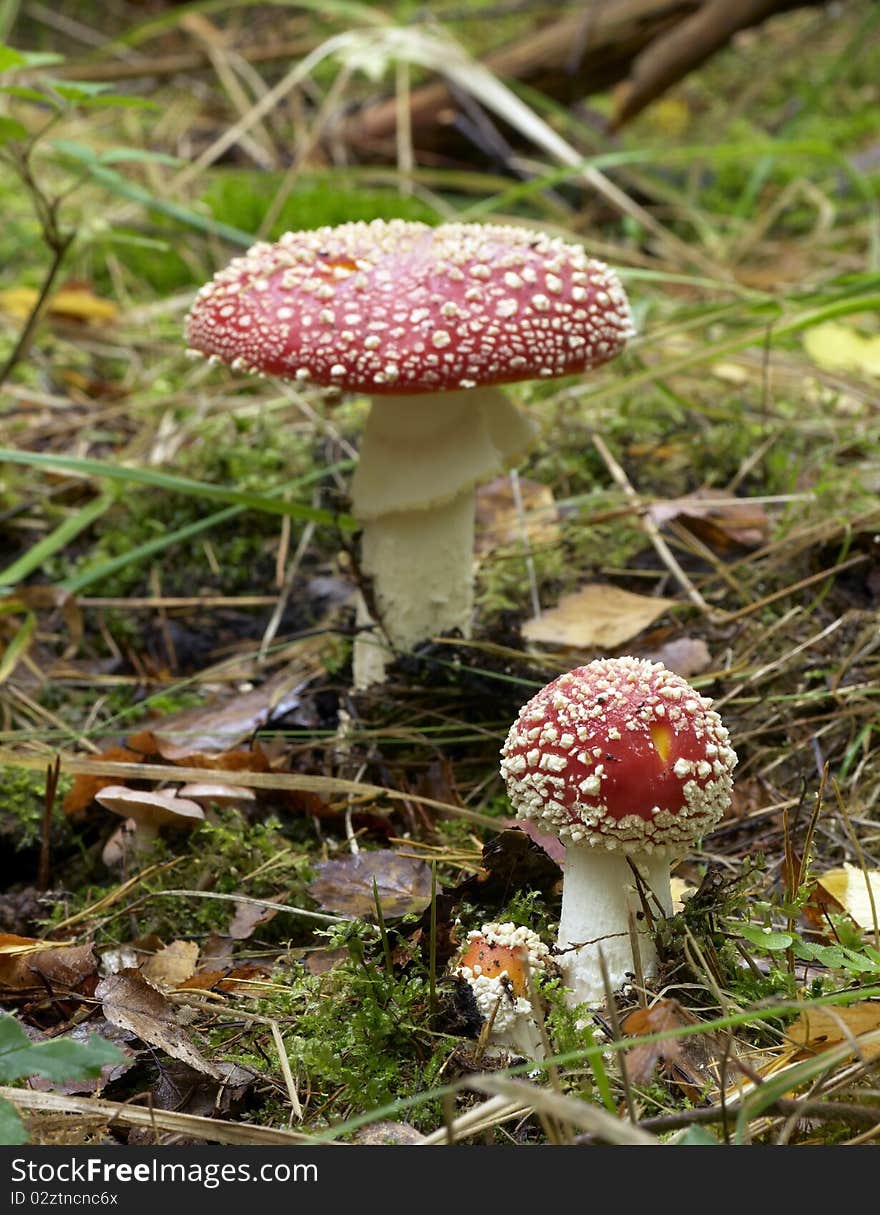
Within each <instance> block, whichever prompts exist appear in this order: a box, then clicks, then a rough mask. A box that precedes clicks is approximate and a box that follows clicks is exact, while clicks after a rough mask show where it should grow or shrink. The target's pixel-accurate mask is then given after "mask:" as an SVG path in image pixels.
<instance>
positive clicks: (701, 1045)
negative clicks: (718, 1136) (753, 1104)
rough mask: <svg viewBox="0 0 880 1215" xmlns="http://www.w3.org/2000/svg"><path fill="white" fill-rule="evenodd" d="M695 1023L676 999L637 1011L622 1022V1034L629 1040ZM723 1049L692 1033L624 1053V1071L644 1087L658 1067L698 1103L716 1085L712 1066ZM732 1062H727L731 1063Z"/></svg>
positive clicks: (711, 1037)
mask: <svg viewBox="0 0 880 1215" xmlns="http://www.w3.org/2000/svg"><path fill="white" fill-rule="evenodd" d="M697 1024H698V1020H697V1018H696V1017H695V1016H693V1014H691V1013H690V1012H688V1010H687V1009H686V1008H682V1006H681V1005H680V1004H679V1002H678V1001H677V1000H671V999H670V1000H659V1001H658V1002H657V1003H656V1004H653V1005H652V1006H651V1007H650V1008H638V1009H636V1010H635V1012H631V1013H630V1014H629V1016H628V1017H626V1019H625V1020H624V1022H623V1025H622V1029H623V1032H624V1033H625V1034H627V1035H629V1036H632V1037H636V1036H638V1037H641V1036H642V1035H648V1034H659V1033H664V1032H666V1031H668V1030H671V1029H679V1028H680V1027H682V1026H685V1025H697ZM722 1053H723V1048H722V1046H721V1044H720V1043H719V1042H718V1040H717V1039H716V1038H715V1036H714V1035H712V1034H693V1035H690V1036H688V1037H686V1038H685V1037H682V1038H664V1039H662V1040H660V1041H658V1042H646V1043H644V1044H642V1045H641V1046H634V1047H632V1048H631V1049H630V1050H628V1051H627V1052H626V1064H627V1071H628V1073H629V1076H630V1079H631V1080H633V1081H634V1083H636V1084H647V1083H648V1082H649V1081H650V1079H651V1077H652V1076H653V1074H654V1071H655V1069H656V1068H657V1067H658V1066H659V1067H660V1069H661V1071H662V1072H663V1074H664V1075H665V1076H667V1077H668V1078H669V1079H670V1080H672V1081H673V1082H674V1083H675V1084H676V1085H677V1086H678V1087H679V1088H680V1089H681V1090H682V1091H683V1092H684V1093H685V1095H686V1096H687V1097H688V1098H689V1099H690V1100H692V1101H698V1100H700V1099H701V1097H702V1095H703V1094H704V1093H705V1091H706V1088H707V1086H709V1085H712V1086H714V1085H715V1083H716V1082H717V1079H718V1077H717V1069H716V1068H715V1066H714V1064H715V1061H716V1060H717V1059H719V1058H720V1056H721V1055H722ZM730 1062H731V1061H729V1063H730Z"/></svg>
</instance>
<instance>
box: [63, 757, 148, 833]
mask: <svg viewBox="0 0 880 1215" xmlns="http://www.w3.org/2000/svg"><path fill="white" fill-rule="evenodd" d="M96 758H97V759H102V760H107V761H108V762H109V763H114V764H119V763H122V764H140V763H143V761H144V759H145V758H146V757H145V754H144V752H143V751H137V750H134V749H133V748H131V747H122V746H114V747H108V748H107V749H106V750H105V751H102V752H101V754H100V755H98V756H96ZM116 783H117V782H116V778H115V777H112V776H77V777H75V778H74V781H73V784H72V785H71V786H70V788H69V789H68V791H67V793H66V795H65V798H64V801H63V802H62V803H61V805H62V809H63V810H64V813H65V814H67V815H69V816H70V817H71V818H74V819H78V818H81V817H82V816H83V815H84V814H85V813H86V811H87V810H88V809H89V807H90V806H91V805H92V803H93V802H94V800H95V794H96V793H99V792H100V791H101V790H102V789H105V788H106V787H107V786H108V785H115V784H116Z"/></svg>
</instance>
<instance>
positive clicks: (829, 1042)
mask: <svg viewBox="0 0 880 1215" xmlns="http://www.w3.org/2000/svg"><path fill="white" fill-rule="evenodd" d="M876 1029H880V1001H875V1000H862V1001H861V1003H859V1004H850V1005H848V1006H847V1007H846V1008H810V1009H808V1010H807V1011H805V1012H802V1013H801V1015H800V1017H798V1019H797V1021H795V1022H794V1024H793V1025H789V1027H788V1029H787V1030H786V1031H785V1032H786V1035H787V1037H788V1038H789V1040H790V1041H791V1042H793V1043H795V1044H796V1045H797V1046H799V1047H801V1051H800V1055H801V1057H806V1056H808V1055H815V1054H819V1053H820V1052H821V1051H825V1050H830V1049H831V1047H832V1046H838V1045H840V1043H842V1042H846V1041H852V1045H853V1054H854V1055H860V1056H861V1057H862V1058H865V1059H876V1058H877V1057H878V1056H880V1043H876V1042H875V1043H872V1044H869V1045H866V1046H863V1047H860V1045H859V1042H858V1036H859V1034H867V1033H870V1032H871V1031H872V1030H876Z"/></svg>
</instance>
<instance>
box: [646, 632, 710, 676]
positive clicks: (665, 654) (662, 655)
mask: <svg viewBox="0 0 880 1215" xmlns="http://www.w3.org/2000/svg"><path fill="white" fill-rule="evenodd" d="M638 657H639V658H647V659H648V661H649V662H662V663H663V665H664V666H665V667H669V669H670V671H675V673H676V675H680V676H681V677H682V679H690V677H691V676H692V675H699V673H700V672H701V671H705V670H707V669H708V668H709V667H710V666H711V665H712V655H711V654H710V653H709V647H708V646H707V645H706V643H705V641H703V639H702V637H675V638H673V640H672V641H666V642H664V643H663V645H661V646H658V647H657V649H656V650H648V651H643V650H640V651H639V654H638Z"/></svg>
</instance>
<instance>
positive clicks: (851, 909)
mask: <svg viewBox="0 0 880 1215" xmlns="http://www.w3.org/2000/svg"><path fill="white" fill-rule="evenodd" d="M817 880H818V883H819V885H820V886H821V887H822V889H823V890H824V891H825V892H826V894H830V895H831V897H832V899H834V900H835V902H837V903H839V904H840V906H841V907H842V908H843V910H844V911H845V912H846V913H847V915H849V916H851V917H852V918H853V919H854V920H855V922H856V924H858V926H859V928H863V929H865V931H867V932H873V931H874V922H875V919H880V870H877V869H869V870H867V871H866V870H864V869H859V867H858V865H848V864H846V863H844V866H843V868H842V869H829V870H828V872H827V873H823V874H821V875H820V876H819V878H818V879H817ZM869 887H870V893H869ZM872 896H873V907H872V905H871V899H872Z"/></svg>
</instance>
